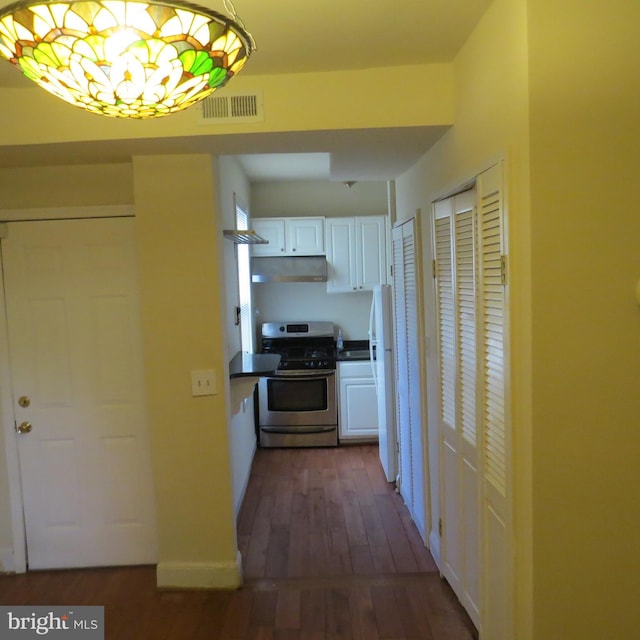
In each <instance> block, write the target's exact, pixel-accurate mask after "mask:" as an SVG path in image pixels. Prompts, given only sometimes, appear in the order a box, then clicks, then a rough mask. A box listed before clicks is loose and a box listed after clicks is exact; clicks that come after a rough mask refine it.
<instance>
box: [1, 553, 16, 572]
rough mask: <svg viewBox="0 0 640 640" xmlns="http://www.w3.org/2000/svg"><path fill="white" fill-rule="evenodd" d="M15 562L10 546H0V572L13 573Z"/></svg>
mask: <svg viewBox="0 0 640 640" xmlns="http://www.w3.org/2000/svg"><path fill="white" fill-rule="evenodd" d="M15 572H16V562H15V556H14V555H13V548H12V547H0V573H15Z"/></svg>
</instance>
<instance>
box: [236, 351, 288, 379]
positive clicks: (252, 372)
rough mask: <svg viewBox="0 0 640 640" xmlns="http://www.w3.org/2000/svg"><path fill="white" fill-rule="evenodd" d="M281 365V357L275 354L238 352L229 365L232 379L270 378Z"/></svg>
mask: <svg viewBox="0 0 640 640" xmlns="http://www.w3.org/2000/svg"><path fill="white" fill-rule="evenodd" d="M279 364H280V356H279V355H275V354H273V353H245V352H244V351H238V353H236V355H235V356H233V358H232V359H231V362H230V363H229V377H230V378H232V379H233V378H246V377H260V376H268V375H271V374H272V373H274V372H275V370H276V369H277V368H278V365H279Z"/></svg>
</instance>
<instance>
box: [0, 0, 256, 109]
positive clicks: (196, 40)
mask: <svg viewBox="0 0 640 640" xmlns="http://www.w3.org/2000/svg"><path fill="white" fill-rule="evenodd" d="M225 7H226V8H227V10H228V11H230V15H231V17H226V16H224V15H222V14H219V13H217V12H215V11H212V10H209V9H204V8H202V7H198V6H195V5H192V4H187V3H184V2H181V1H180V0H177V1H174V0H172V1H164V0H160V1H156V0H147V1H142V0H30V1H27V2H25V1H21V2H17V3H15V4H12V5H9V6H7V7H6V8H4V9H0V54H2V55H3V56H4V57H5V58H7V59H8V60H9V61H10V62H12V63H13V64H14V65H16V66H17V67H18V68H19V69H20V70H21V71H22V73H23V74H24V75H25V76H27V78H29V79H31V80H33V81H34V82H36V83H37V84H39V85H40V86H41V87H43V88H44V89H46V90H47V91H49V92H50V93H52V94H53V95H55V96H58V97H59V98H62V99H63V100H66V101H67V102H70V103H71V104H73V105H76V106H78V107H82V108H84V109H87V110H88V111H91V112H93V113H97V114H102V115H105V116H112V117H119V118H152V117H156V116H163V115H167V114H170V113H174V112H176V111H180V110H182V109H186V108H187V107H190V106H191V105H193V104H195V103H196V102H198V101H200V100H202V99H203V98H205V97H207V96H208V95H210V94H211V93H213V92H214V91H215V90H216V89H219V88H220V87H222V86H224V85H225V84H226V83H227V82H228V81H229V80H230V79H231V78H232V77H233V76H234V75H235V74H236V73H238V71H240V69H242V67H243V66H244V63H245V62H246V61H247V59H248V57H249V55H250V54H251V52H252V51H253V50H254V49H255V43H254V41H253V38H252V37H251V35H250V34H249V33H248V32H247V31H246V30H245V28H244V26H243V24H242V22H241V21H239V19H238V17H237V15H236V13H235V10H234V9H233V5H230V0H225ZM229 7H231V8H230V9H229Z"/></svg>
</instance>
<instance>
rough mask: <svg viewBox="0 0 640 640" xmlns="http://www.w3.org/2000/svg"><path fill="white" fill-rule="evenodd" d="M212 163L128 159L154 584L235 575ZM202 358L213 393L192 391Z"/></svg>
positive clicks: (197, 158) (211, 581)
mask: <svg viewBox="0 0 640 640" xmlns="http://www.w3.org/2000/svg"><path fill="white" fill-rule="evenodd" d="M212 163H213V161H212V158H211V157H210V156H208V155H188V156H184V155H183V156H145V157H135V158H134V159H133V171H134V182H135V206H136V229H137V243H138V252H139V269H140V295H141V305H142V323H143V327H144V336H143V341H144V343H143V344H144V362H145V369H146V393H147V405H148V417H149V427H150V437H151V450H152V458H153V469H154V479H155V486H156V503H157V518H158V533H159V542H160V563H159V566H158V582H159V584H160V585H162V586H166V585H171V584H177V585H180V584H185V585H188V586H218V587H223V586H226V587H229V586H236V585H237V584H239V580H240V574H239V571H238V567H237V565H236V553H237V552H236V543H235V522H234V515H233V508H232V498H231V496H232V491H231V479H230V470H229V453H228V451H229V445H228V438H227V409H226V405H225V384H226V382H225V378H224V376H225V364H226V363H225V357H226V355H225V347H224V345H225V338H224V327H223V316H222V314H221V313H220V307H221V296H222V295H223V293H222V292H221V289H220V283H221V278H220V273H219V264H218V245H219V242H221V240H220V237H219V236H221V230H220V229H218V228H217V226H216V206H217V204H216V194H215V191H214V181H213V175H214V169H215V166H214V165H213V164H212ZM210 368H211V369H215V372H216V379H217V387H218V394H217V395H214V396H206V397H195V398H194V397H192V396H191V381H190V371H191V370H192V369H210Z"/></svg>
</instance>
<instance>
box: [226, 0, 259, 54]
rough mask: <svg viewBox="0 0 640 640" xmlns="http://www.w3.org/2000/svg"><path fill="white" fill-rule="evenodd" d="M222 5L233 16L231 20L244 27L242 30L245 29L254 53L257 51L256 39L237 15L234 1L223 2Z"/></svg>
mask: <svg viewBox="0 0 640 640" xmlns="http://www.w3.org/2000/svg"><path fill="white" fill-rule="evenodd" d="M222 4H223V5H224V8H225V9H226V11H227V13H228V14H229V15H230V16H231V19H232V20H233V21H234V22H235V23H237V24H239V25H240V26H241V27H242V29H244V32H245V33H246V34H247V36H248V37H249V41H250V42H251V49H252V51H256V50H257V48H258V47H257V46H256V41H255V38H254V37H253V35H252V34H251V32H250V31H249V30H248V29H247V27H245V26H244V22H242V20H241V19H240V17H239V16H238V14H237V13H236V8H235V6H234V4H233V2H232V0H222Z"/></svg>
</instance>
